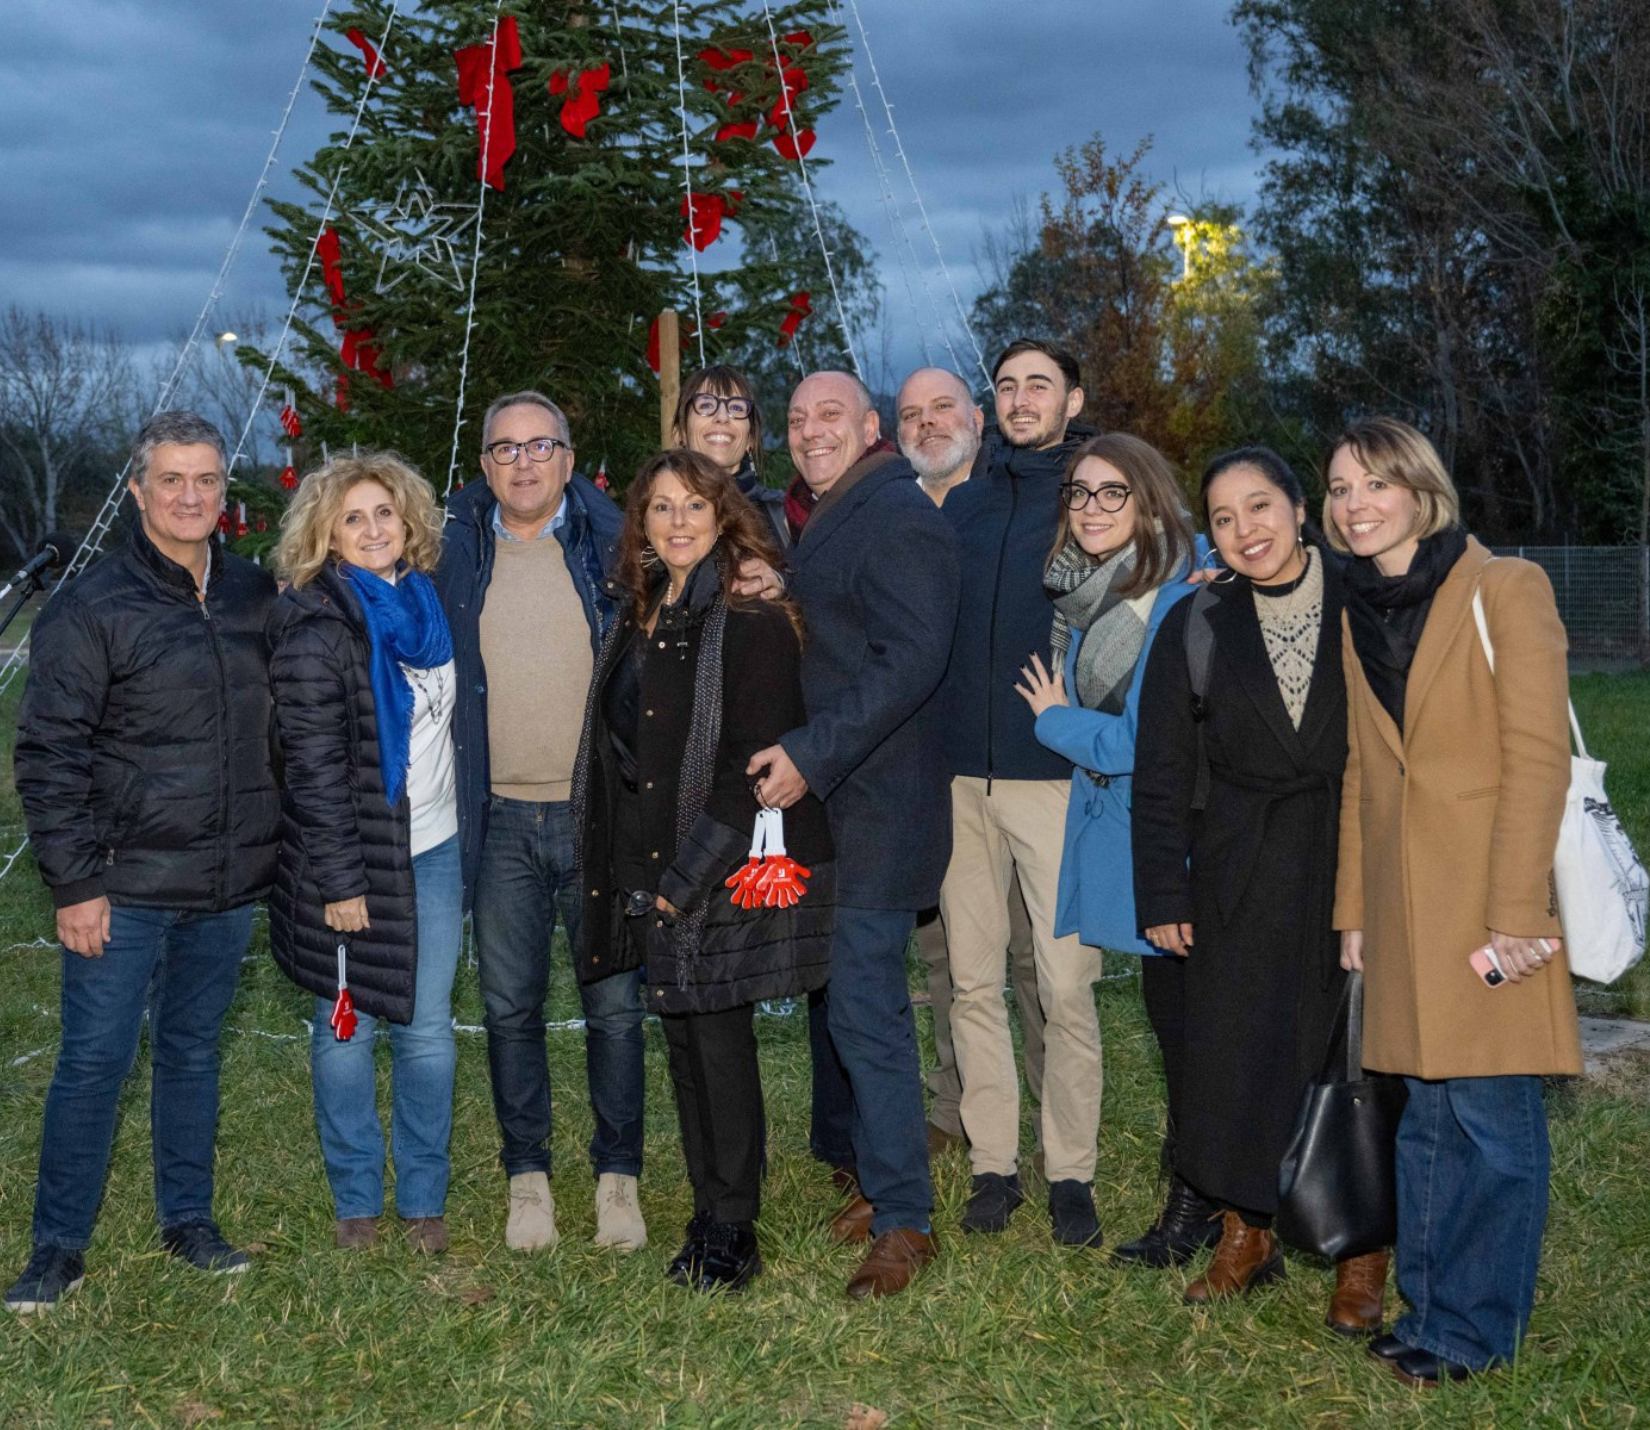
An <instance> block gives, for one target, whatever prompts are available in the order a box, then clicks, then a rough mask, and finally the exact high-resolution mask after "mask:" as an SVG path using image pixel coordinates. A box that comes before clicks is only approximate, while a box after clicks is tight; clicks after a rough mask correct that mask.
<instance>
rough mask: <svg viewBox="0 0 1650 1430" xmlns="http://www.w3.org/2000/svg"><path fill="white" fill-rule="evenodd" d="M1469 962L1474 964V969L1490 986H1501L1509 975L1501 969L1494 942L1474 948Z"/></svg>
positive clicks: (1468, 959)
mask: <svg viewBox="0 0 1650 1430" xmlns="http://www.w3.org/2000/svg"><path fill="white" fill-rule="evenodd" d="M1467 962H1468V963H1470V964H1471V965H1472V971H1473V972H1474V973H1476V974H1477V975H1478V976H1479V977H1480V978H1482V979H1483V980H1484V982H1485V984H1486V985H1487V986H1488V987H1490V988H1499V987H1500V986H1501V985H1502V984H1503V983H1505V982H1506V981H1507V975H1506V974H1505V973H1503V972H1502V971H1501V960H1500V959H1498V958H1497V957H1496V956H1495V948H1494V946H1493V945H1492V944H1485V945H1484V946H1483V947H1482V948H1476V949H1474V950H1473V951H1472V953H1471V954H1470V955H1469V956H1468V958H1467Z"/></svg>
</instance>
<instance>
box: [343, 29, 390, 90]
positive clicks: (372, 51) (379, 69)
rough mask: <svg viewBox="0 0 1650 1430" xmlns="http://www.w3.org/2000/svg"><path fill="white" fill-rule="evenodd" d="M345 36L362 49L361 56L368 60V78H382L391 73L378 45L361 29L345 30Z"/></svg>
mask: <svg viewBox="0 0 1650 1430" xmlns="http://www.w3.org/2000/svg"><path fill="white" fill-rule="evenodd" d="M344 38H345V39H346V40H348V41H349V42H350V44H352V45H354V46H355V48H356V49H358V50H360V51H361V58H362V59H364V60H365V61H366V62H367V78H368V79H382V78H383V77H384V76H385V75H386V74H388V73H389V66H388V65H386V64H385V63H384V61H383V59H382V58H380V56H379V54H378V47H377V46H376V45H374V44H373V42H372V41H371V40H369V39H368V38H367V37H366V36H365V35H363V34H362V33H361V32H360V31H359V30H345V31H344Z"/></svg>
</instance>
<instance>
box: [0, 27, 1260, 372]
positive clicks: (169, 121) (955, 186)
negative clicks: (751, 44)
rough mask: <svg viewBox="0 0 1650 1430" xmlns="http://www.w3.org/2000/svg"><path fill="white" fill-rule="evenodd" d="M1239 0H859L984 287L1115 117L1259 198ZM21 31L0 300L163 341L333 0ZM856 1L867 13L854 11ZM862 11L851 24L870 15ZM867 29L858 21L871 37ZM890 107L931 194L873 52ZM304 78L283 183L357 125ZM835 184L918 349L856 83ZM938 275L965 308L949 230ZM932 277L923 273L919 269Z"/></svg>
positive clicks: (1217, 186)
mask: <svg viewBox="0 0 1650 1430" xmlns="http://www.w3.org/2000/svg"><path fill="white" fill-rule="evenodd" d="M1229 3H1230V0H1179V3H1172V0H1044V3H1041V4H1038V5H1035V6H1033V5H1022V6H1004V5H1002V4H1000V3H997V0H950V3H948V4H945V5H941V4H939V3H937V2H936V0H860V12H861V14H862V16H863V18H864V21H865V24H866V26H867V27H868V29H869V31H870V38H871V43H872V47H873V50H872V53H873V54H874V57H875V60H876V65H877V69H878V71H879V73H880V76H881V79H882V82H883V85H884V86H885V87H886V89H887V91H888V94H889V96H890V98H891V99H892V100H893V102H894V105H895V112H894V113H895V120H896V123H897V125H898V128H899V133H900V136H901V138H902V140H903V142H904V145H905V149H906V152H907V155H908V156H909V158H910V161H911V164H912V166H913V168H914V169H915V172H916V176H917V180H918V183H919V185H920V187H921V192H922V196H923V199H924V200H925V202H926V205H927V209H928V215H929V218H930V220H931V221H932V224H933V230H934V233H935V234H936V235H937V237H938V239H939V241H940V245H941V248H942V251H943V252H944V254H945V258H946V261H947V264H948V265H949V267H950V268H951V272H952V276H953V277H954V279H955V281H956V282H957V284H958V286H959V288H960V289H961V290H962V296H963V301H964V303H965V304H966V303H967V302H968V301H969V300H970V299H971V298H972V296H973V294H974V292H975V290H976V288H977V286H978V283H979V281H980V278H979V274H978V272H977V271H976V267H975V261H974V260H975V257H976V255H977V254H978V252H979V250H980V249H981V246H982V242H983V238H984V234H985V233H986V231H987V230H988V229H991V228H993V227H997V226H1000V225H1001V224H1002V222H1003V220H1004V219H1005V217H1006V215H1007V212H1008V209H1009V206H1010V204H1011V202H1012V200H1013V198H1014V197H1015V196H1016V195H1019V196H1022V197H1024V198H1026V199H1028V200H1031V201H1035V199H1036V198H1037V196H1038V195H1039V194H1041V193H1042V192H1043V191H1044V190H1046V189H1050V188H1052V187H1053V186H1054V182H1055V179H1054V170H1053V163H1052V161H1053V158H1054V155H1055V153H1056V152H1057V151H1059V150H1061V149H1064V148H1066V147H1068V146H1070V145H1073V144H1077V143H1080V142H1082V141H1083V140H1085V139H1087V138H1088V137H1089V136H1090V135H1092V134H1094V133H1095V132H1096V131H1100V132H1101V133H1103V134H1104V135H1105V137H1106V140H1107V143H1108V146H1109V147H1110V148H1111V149H1112V150H1113V151H1114V152H1118V153H1122V152H1127V151H1128V150H1129V149H1131V148H1132V147H1133V146H1134V144H1135V142H1136V141H1137V140H1138V139H1140V138H1142V137H1144V136H1145V135H1147V134H1152V135H1154V136H1155V146H1154V149H1153V152H1152V156H1151V158H1150V160H1149V161H1148V162H1149V167H1150V169H1151V172H1152V174H1153V176H1154V177H1156V178H1157V179H1159V180H1161V181H1162V182H1164V183H1165V184H1170V185H1173V184H1175V183H1178V185H1179V187H1180V188H1181V189H1182V190H1183V191H1185V192H1187V193H1189V194H1190V195H1191V196H1194V197H1195V196H1198V195H1200V194H1208V195H1210V196H1218V197H1221V198H1227V199H1233V200H1237V201H1244V200H1247V199H1249V198H1250V197H1251V196H1252V192H1253V188H1254V182H1255V179H1254V175H1255V164H1256V161H1255V159H1254V156H1253V155H1252V154H1251V153H1250V151H1249V147H1248V143H1249V121H1250V117H1251V115H1252V113H1253V104H1252V101H1251V100H1250V98H1249V95H1248V91H1247V76H1246V73H1245V69H1244V54H1243V51H1242V47H1241V45H1240V44H1239V42H1238V39H1237V37H1236V35H1235V34H1234V33H1233V31H1232V30H1231V28H1230V26H1229V25H1228V24H1227V23H1226V19H1225V16H1226V12H1227V10H1228V7H1229ZM6 10H7V22H6V36H5V44H4V46H3V48H0V132H3V133H5V134H6V136H7V142H6V144H5V146H4V147H3V148H0V191H3V192H4V193H5V194H6V196H7V204H6V207H7V212H8V217H9V221H8V223H7V225H6V228H7V233H6V239H5V243H4V247H3V248H0V302H3V303H13V302H15V303H20V304H22V305H24V306H25V307H41V308H45V309H47V310H48V311H51V312H54V313H58V314H62V315H64V316H72V317H76V318H82V319H86V320H90V321H93V322H96V323H98V324H99V325H102V326H107V327H109V328H112V329H113V330H114V331H116V332H119V333H121V334H123V335H125V336H127V337H129V338H131V339H132V340H133V341H136V342H145V343H152V342H155V341H157V340H160V339H163V338H165V337H167V336H169V335H172V334H176V333H178V332H181V331H184V330H186V329H187V328H188V327H189V325H190V324H191V323H192V322H193V321H194V318H195V315H196V313H197V312H198V311H199V308H200V305H201V303H202V302H203V301H204V299H205V297H206V294H207V292H208V291H209V290H210V288H211V286H212V282H213V279H214V277H215V275H216V273H217V269H218V265H219V263H220V262H221V260H222V257H223V253H224V250H225V246H226V245H227V243H228V242H229V239H230V236H231V235H232V233H233V231H234V228H235V226H236V224H237V223H238V222H239V220H240V216H241V212H242V210H243V208H244V206H245V204H246V201H247V198H248V196H249V194H250V193H251V191H252V186H253V183H254V181H255V180H256V178H257V176H258V173H259V170H260V167H261V165H262V163H263V158H264V155H265V153H266V151H267V149H268V147H269V143H270V138H271V131H272V129H273V128H274V126H275V124H276V122H277V121H278V119H279V117H280V113H281V110H282V108H283V106H284V105H285V104H286V101H287V96H288V92H289V91H290V88H291V85H292V82H293V79H294V78H295V76H296V75H297V73H298V69H299V66H300V64H301V62H302V59H303V56H304V52H305V50H306V49H307V47H308V45H309V41H310V32H311V26H312V24H313V21H314V18H315V0H256V3H248V2H247V0H242V3H235V4H201V3H199V0H142V3H136V0H79V3H77V4H76V5H74V6H73V7H59V6H57V5H55V4H52V3H50V0H7V5H6ZM844 13H845V14H846V13H847V12H846V9H845V10H844ZM850 25H851V20H850ZM856 39H857V36H856ZM857 73H858V75H859V79H860V83H861V87H862V90H863V92H864V95H865V99H866V103H867V106H868V108H869V109H870V111H871V121H872V125H873V128H874V131H875V134H876V138H877V141H878V143H879V144H880V145H881V147H882V151H883V157H884V159H885V160H886V162H887V163H888V164H889V165H890V167H891V170H892V177H893V181H894V183H895V191H896V194H897V195H898V196H899V198H900V200H901V202H902V205H904V206H905V210H906V212H907V215H908V216H910V217H912V220H913V222H914V216H912V215H911V214H910V206H909V191H908V189H907V188H906V186H905V179H904V173H903V170H902V169H901V168H900V166H899V163H898V158H897V155H896V154H895V152H894V148H893V143H892V140H891V138H890V137H889V136H888V135H887V133H886V132H885V131H886V127H887V126H886V121H885V119H884V116H883V114H882V112H881V108H880V101H879V100H878V98H877V95H876V93H875V91H874V89H873V87H872V85H871V77H870V73H869V68H868V66H867V64H866V63H865V60H864V57H863V56H861V58H860V61H859V64H858V66H857ZM335 124H336V121H335V118H334V117H333V116H329V115H327V114H326V113H325V111H324V109H323V106H322V105H321V102H320V99H319V97H318V96H317V95H315V94H314V93H313V92H307V91H306V92H305V93H302V94H300V95H299V97H298V101H297V104H296V106H295V108H294V114H293V120H292V125H291V128H290V129H289V132H288V135H287V138H286V141H285V143H284V145H283V149H282V153H281V156H280V159H279V161H278V164H277V171H276V174H275V175H274V176H273V182H272V187H271V191H272V192H273V193H276V194H279V195H282V196H292V195H293V194H294V192H295V186H294V184H293V182H292V180H291V178H290V170H291V168H292V167H293V165H294V164H295V163H297V162H298V161H299V160H300V159H301V158H303V157H305V156H307V155H308V154H309V153H311V152H313V150H314V149H315V147H316V146H317V145H318V144H319V143H320V142H322V141H323V140H324V139H325V137H326V135H327V134H328V132H330V131H331V130H332V129H333V128H334V127H335ZM815 153H816V154H818V155H828V156H829V157H831V158H832V159H833V160H834V163H833V164H832V165H831V167H830V168H829V169H822V170H820V171H819V175H818V177H819V184H820V191H821V193H822V194H824V195H825V196H827V197H829V198H831V199H833V200H835V201H836V202H838V203H840V204H842V206H843V207H844V208H845V209H846V210H847V211H848V213H849V216H850V217H851V218H852V219H853V220H854V222H855V223H856V224H857V225H858V227H859V228H860V230H861V231H862V232H863V233H864V234H865V235H866V237H867V238H868V240H869V241H870V242H871V244H872V245H873V246H874V247H876V248H878V249H879V250H881V253H882V269H883V278H884V283H885V286H886V288H887V291H888V295H889V299H890V313H891V315H892V320H893V322H894V325H895V328H896V331H895V332H894V334H893V335H892V343H891V346H892V349H893V355H894V359H895V361H896V362H904V361H905V360H906V359H907V358H910V359H912V360H914V358H915V354H916V345H915V336H914V335H913V333H912V332H911V331H910V330H911V328H912V327H914V326H918V325H919V323H920V324H926V323H931V322H932V321H934V319H933V318H932V316H931V315H930V316H926V317H921V318H920V319H918V318H914V317H913V316H912V315H911V313H910V308H909V305H908V304H907V303H906V300H905V289H906V279H905V277H904V276H902V272H901V269H900V267H899V265H898V262H897V248H896V245H895V244H893V243H892V242H891V241H890V239H889V228H888V220H887V218H886V217H885V214H884V210H883V205H882V201H881V197H880V193H879V188H878V184H877V180H876V177H875V175H874V172H873V170H872V168H871V165H870V161H869V158H868V155H867V150H866V144H865V136H864V126H863V124H862V122H861V120H860V117H859V114H858V112H857V110H856V109H855V108H854V105H853V102H852V98H851V97H849V98H847V99H846V100H845V102H844V104H843V105H842V107H841V108H840V109H839V110H838V111H837V112H836V113H835V114H833V115H832V116H831V117H830V118H829V119H828V120H827V121H826V123H825V125H824V126H823V127H822V132H821V137H820V145H819V148H818V149H816V150H815ZM264 221H265V218H264V216H263V215H257V216H255V217H254V220H253V225H252V231H251V232H250V233H249V234H248V236H247V240H246V246H245V249H244V251H243V253H242V256H241V258H240V261H239V263H238V264H237V266H236V269H235V271H234V273H233V275H232V277H231V281H230V283H229V285H228V287H227V288H226V290H225V293H224V296H223V298H222V300H221V304H220V308H219V313H220V314H221V315H222V316H223V317H224V318H225V319H227V318H228V317H230V316H231V315H233V314H235V313H238V312H244V311H246V310H248V309H251V308H257V307H261V308H263V309H265V310H270V309H274V310H276V311H277V312H282V311H284V308H285V296H284V291H283V289H282V285H281V281H280V274H279V270H278V268H277V266H276V264H275V262H274V260H273V258H271V257H270V255H269V253H268V251H267V242H266V240H265V239H264V237H263V234H262V233H261V226H262V223H263V222H264ZM912 239H913V241H914V243H915V244H916V245H917V253H918V255H919V259H920V262H921V263H922V265H923V266H924V269H925V271H926V273H927V276H928V278H929V282H930V286H932V287H934V288H935V289H936V291H937V292H939V293H941V294H943V298H944V304H945V307H946V308H947V309H949V306H950V298H949V293H948V292H947V291H946V290H945V289H944V280H943V278H942V277H941V275H940V274H939V272H938V269H937V267H936V266H935V264H934V262H933V250H932V246H931V245H930V243H929V240H928V237H927V235H926V234H925V233H923V232H922V231H921V230H920V229H913V231H912ZM910 281H911V283H912V284H913V285H916V284H917V283H918V275H916V274H915V273H912V274H911V275H910Z"/></svg>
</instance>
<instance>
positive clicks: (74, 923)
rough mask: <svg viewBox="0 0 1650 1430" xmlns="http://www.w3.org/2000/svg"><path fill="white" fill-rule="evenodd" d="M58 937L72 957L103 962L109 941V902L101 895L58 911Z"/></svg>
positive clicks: (68, 905) (65, 906) (66, 905)
mask: <svg viewBox="0 0 1650 1430" xmlns="http://www.w3.org/2000/svg"><path fill="white" fill-rule="evenodd" d="M57 937H58V939H59V940H60V941H61V942H62V944H63V947H64V948H66V949H68V950H69V952H70V953H78V954H79V955H80V956H81V957H82V958H102V957H103V946H104V945H105V944H106V943H108V941H109V901H108V900H107V899H106V898H104V897H103V896H102V895H101V894H99V895H98V896H97V898H95V899H87V900H85V901H84V902H82V903H78V904H65V905H64V906H63V907H62V908H60V909H59V910H58V911H57Z"/></svg>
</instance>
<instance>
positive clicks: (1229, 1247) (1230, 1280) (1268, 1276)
mask: <svg viewBox="0 0 1650 1430" xmlns="http://www.w3.org/2000/svg"><path fill="white" fill-rule="evenodd" d="M1282 1279H1283V1253H1282V1252H1281V1251H1279V1250H1278V1239H1277V1238H1276V1237H1275V1236H1273V1235H1272V1233H1271V1232H1270V1231H1267V1230H1264V1229H1263V1228H1261V1227H1258V1226H1250V1225H1249V1224H1248V1223H1247V1222H1245V1221H1244V1220H1243V1218H1242V1217H1240V1216H1239V1215H1238V1214H1237V1213H1236V1212H1232V1211H1228V1212H1222V1213H1221V1214H1220V1245H1219V1246H1217V1247H1216V1248H1215V1255H1214V1260H1212V1261H1211V1262H1210V1263H1209V1269H1208V1270H1207V1271H1205V1272H1204V1273H1203V1274H1202V1275H1201V1276H1199V1277H1198V1278H1197V1280H1196V1281H1194V1282H1192V1284H1191V1285H1190V1286H1188V1287H1187V1288H1186V1297H1185V1300H1186V1304H1187V1305H1188V1306H1204V1305H1207V1304H1208V1303H1209V1302H1210V1301H1224V1300H1226V1299H1227V1298H1228V1297H1231V1296H1241V1295H1244V1294H1245V1293H1247V1292H1249V1291H1253V1290H1254V1289H1255V1287H1257V1286H1264V1285H1265V1284H1266V1283H1267V1282H1268V1281H1281V1280H1282Z"/></svg>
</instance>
